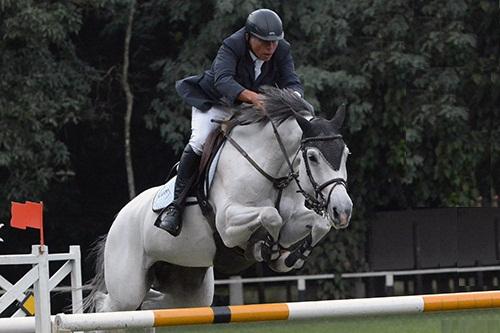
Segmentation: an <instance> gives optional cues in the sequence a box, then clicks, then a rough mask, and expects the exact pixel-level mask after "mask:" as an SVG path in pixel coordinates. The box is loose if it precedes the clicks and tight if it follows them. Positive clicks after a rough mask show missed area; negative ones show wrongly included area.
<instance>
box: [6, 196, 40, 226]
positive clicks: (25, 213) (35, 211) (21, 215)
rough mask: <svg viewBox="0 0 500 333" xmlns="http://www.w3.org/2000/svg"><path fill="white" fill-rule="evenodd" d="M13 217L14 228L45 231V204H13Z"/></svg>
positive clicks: (11, 222)
mask: <svg viewBox="0 0 500 333" xmlns="http://www.w3.org/2000/svg"><path fill="white" fill-rule="evenodd" d="M11 215H12V218H11V220H10V226H11V227H13V228H19V229H26V227H29V228H35V229H43V203H38V202H29V201H28V202H26V203H24V204H23V203H19V202H12V207H11Z"/></svg>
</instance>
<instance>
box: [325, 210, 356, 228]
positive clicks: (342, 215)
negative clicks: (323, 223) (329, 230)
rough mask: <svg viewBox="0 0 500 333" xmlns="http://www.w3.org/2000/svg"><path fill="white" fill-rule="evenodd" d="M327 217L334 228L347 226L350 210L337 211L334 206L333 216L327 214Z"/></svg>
mask: <svg viewBox="0 0 500 333" xmlns="http://www.w3.org/2000/svg"><path fill="white" fill-rule="evenodd" d="M328 219H329V220H330V223H331V224H332V226H333V227H334V228H335V229H337V230H339V229H345V228H347V227H348V226H349V222H350V221H351V210H345V211H341V212H339V211H338V210H337V209H336V208H334V209H333V216H330V215H329V216H328Z"/></svg>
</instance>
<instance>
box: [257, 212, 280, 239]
mask: <svg viewBox="0 0 500 333" xmlns="http://www.w3.org/2000/svg"><path fill="white" fill-rule="evenodd" d="M260 223H261V224H262V226H263V227H264V228H266V230H267V231H268V232H269V234H270V235H271V236H272V237H273V238H274V239H275V240H277V239H278V236H279V232H280V229H281V227H282V225H283V219H282V218H281V216H280V214H279V212H278V210H276V208H274V207H264V208H262V211H261V213H260Z"/></svg>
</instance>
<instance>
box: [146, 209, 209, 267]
mask: <svg viewBox="0 0 500 333" xmlns="http://www.w3.org/2000/svg"><path fill="white" fill-rule="evenodd" d="M146 229H147V230H148V231H149V232H146V233H145V239H144V246H145V251H146V253H147V255H148V257H150V258H152V259H153V261H165V262H168V263H171V264H175V265H180V266H187V267H209V266H212V265H213V259H214V256H215V242H214V239H213V231H212V228H211V227H210V225H209V224H208V222H207V221H206V219H205V217H204V216H203V215H202V214H201V210H200V208H199V207H198V206H188V207H186V209H185V212H184V216H183V225H182V231H181V233H180V235H179V236H177V237H173V236H171V235H170V234H169V233H167V232H166V231H163V230H161V229H159V228H157V227H155V226H152V225H148V226H146Z"/></svg>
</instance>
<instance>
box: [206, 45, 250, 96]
mask: <svg viewBox="0 0 500 333" xmlns="http://www.w3.org/2000/svg"><path fill="white" fill-rule="evenodd" d="M237 62H238V56H237V55H236V54H235V53H234V51H233V50H232V49H231V48H230V47H229V46H227V45H226V44H222V46H221V47H220V48H219V51H218V52H217V56H216V57H215V60H214V63H213V71H214V86H215V89H217V91H218V92H219V93H220V94H221V95H222V96H224V97H226V98H227V99H228V100H229V101H230V102H231V103H233V104H234V103H235V102H236V101H237V100H238V96H240V94H241V93H242V92H243V91H244V90H245V87H243V86H242V85H241V84H239V83H238V82H237V81H236V80H235V79H234V76H235V75H236V65H237Z"/></svg>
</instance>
